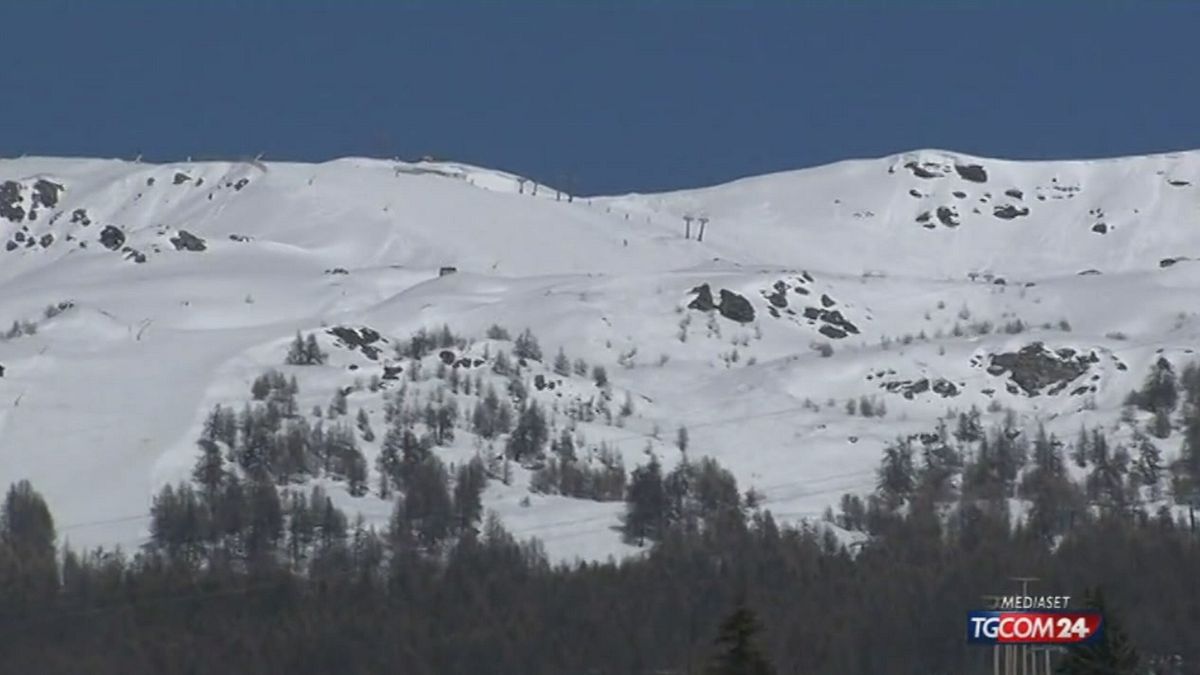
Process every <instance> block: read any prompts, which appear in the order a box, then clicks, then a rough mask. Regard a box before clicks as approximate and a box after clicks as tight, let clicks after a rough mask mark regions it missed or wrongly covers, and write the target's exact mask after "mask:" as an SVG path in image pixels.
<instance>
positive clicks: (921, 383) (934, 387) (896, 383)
mask: <svg viewBox="0 0 1200 675" xmlns="http://www.w3.org/2000/svg"><path fill="white" fill-rule="evenodd" d="M879 386H880V387H882V388H883V389H884V390H886V391H889V392H891V393H894V394H900V395H901V396H903V397H904V398H906V399H908V400H910V401H911V400H912V399H913V397H915V396H916V395H917V394H924V393H925V392H927V391H932V392H933V393H935V394H937V395H939V396H941V397H942V398H951V397H954V396H958V394H959V391H958V387H957V386H955V385H954V383H953V382H950V381H949V380H946V379H944V378H940V377H939V378H937V379H936V380H933V381H932V382H930V380H929V378H926V377H923V378H921V379H919V380H891V381H889V382H881V383H880V385H879Z"/></svg>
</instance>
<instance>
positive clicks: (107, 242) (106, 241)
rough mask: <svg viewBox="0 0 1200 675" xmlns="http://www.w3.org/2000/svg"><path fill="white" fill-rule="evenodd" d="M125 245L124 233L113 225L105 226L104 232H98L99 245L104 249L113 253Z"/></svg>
mask: <svg viewBox="0 0 1200 675" xmlns="http://www.w3.org/2000/svg"><path fill="white" fill-rule="evenodd" d="M124 244H125V233H124V232H122V231H121V228H119V227H116V226H115V225H105V226H104V230H103V231H101V232H100V245H101V246H103V247H104V248H106V249H108V250H110V251H115V250H117V249H119V248H121V246H123V245H124Z"/></svg>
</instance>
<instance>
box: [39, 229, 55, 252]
mask: <svg viewBox="0 0 1200 675" xmlns="http://www.w3.org/2000/svg"><path fill="white" fill-rule="evenodd" d="M38 243H39V244H41V245H42V248H50V244H53V243H54V235H53V234H51V233H49V232H47V233H46V234H43V235H42V238H41V239H39V240H38Z"/></svg>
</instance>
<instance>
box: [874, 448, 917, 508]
mask: <svg viewBox="0 0 1200 675" xmlns="http://www.w3.org/2000/svg"><path fill="white" fill-rule="evenodd" d="M914 476H915V470H914V468H913V449H912V444H911V443H910V442H909V441H907V440H897V441H896V442H894V443H892V444H890V445H888V446H887V447H885V448H884V449H883V461H882V462H881V463H880V466H879V471H878V477H877V483H876V486H877V488H878V490H879V495H880V497H882V498H883V502H884V505H885V506H886V507H887V508H888V510H890V511H895V510H896V509H898V508H899V507H900V506H901V505H902V504H903V503H904V502H905V501H906V500H907V499H908V498H909V497H911V496H912V494H913V489H914V488H915V486H916V483H915V479H914Z"/></svg>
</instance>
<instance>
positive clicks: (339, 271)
mask: <svg viewBox="0 0 1200 675" xmlns="http://www.w3.org/2000/svg"><path fill="white" fill-rule="evenodd" d="M325 274H350V272H349V271H348V270H347V269H346V268H345V267H334V268H332V269H327V270H325Z"/></svg>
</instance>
